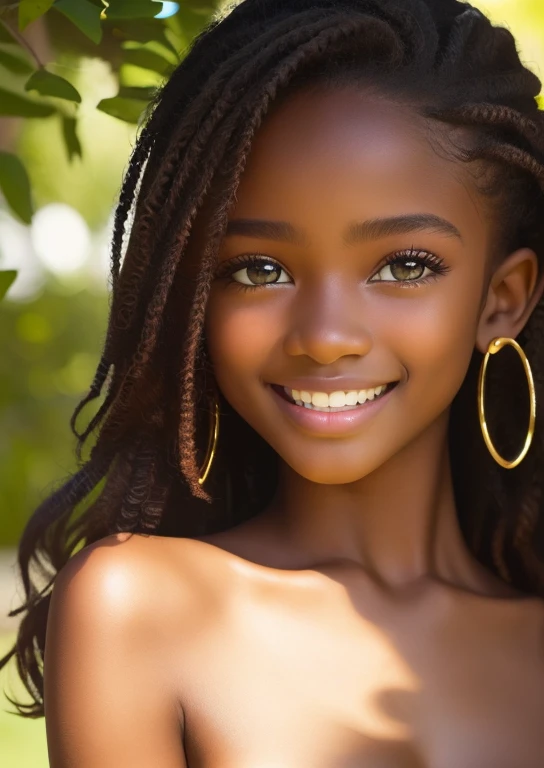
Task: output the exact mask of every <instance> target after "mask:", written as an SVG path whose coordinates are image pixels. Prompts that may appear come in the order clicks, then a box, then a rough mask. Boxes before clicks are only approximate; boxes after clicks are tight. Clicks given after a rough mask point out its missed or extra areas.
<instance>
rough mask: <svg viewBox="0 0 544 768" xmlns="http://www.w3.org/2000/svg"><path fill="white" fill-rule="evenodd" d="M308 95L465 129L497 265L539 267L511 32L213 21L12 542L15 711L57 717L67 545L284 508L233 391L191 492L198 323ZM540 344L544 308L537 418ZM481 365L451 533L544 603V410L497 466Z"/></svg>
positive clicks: (541, 135)
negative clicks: (484, 432) (56, 447)
mask: <svg viewBox="0 0 544 768" xmlns="http://www.w3.org/2000/svg"><path fill="white" fill-rule="evenodd" d="M311 84H325V85H327V86H332V87H335V86H342V85H344V84H351V85H359V84H361V85H362V84H364V85H365V86H368V85H370V86H372V87H374V88H377V89H382V90H383V91H384V92H389V93H391V94H394V96H395V98H397V99H398V98H399V97H400V96H404V103H405V105H406V108H410V109H413V110H414V111H415V112H417V113H419V114H420V115H423V116H424V117H426V118H427V120H428V124H429V125H431V126H435V127H436V128H439V127H440V128H442V131H443V133H445V135H451V136H453V134H454V133H455V131H454V130H453V129H451V128H449V127H448V126H453V127H455V128H456V129H457V128H459V129H461V131H462V132H463V135H465V137H468V139H466V140H465V141H463V142H461V143H460V144H459V145H458V146H455V142H451V146H450V150H451V152H453V153H455V156H456V157H457V158H458V159H459V161H462V162H464V163H467V167H468V168H470V169H473V170H474V177H475V179H476V178H477V181H478V184H479V187H480V189H481V191H482V193H483V194H484V195H486V196H487V198H489V202H490V204H491V210H492V211H493V213H494V214H495V215H496V222H497V226H496V232H497V243H496V258H497V260H498V261H500V260H501V259H502V258H504V257H506V256H507V255H508V254H509V253H511V252H512V250H514V249H516V248H519V247H524V246H526V247H530V248H532V249H534V250H535V252H536V253H537V256H538V260H539V269H541V268H542V259H543V258H544V204H543V203H544V198H543V195H544V120H543V116H542V113H541V112H540V111H539V109H538V102H537V100H536V97H537V96H538V94H539V92H540V89H541V83H540V80H539V79H538V78H537V77H536V75H535V74H534V73H532V72H531V71H530V70H529V69H527V68H526V67H525V66H523V64H522V63H521V61H520V58H519V55H518V53H517V50H516V44H515V40H514V38H513V36H512V34H511V33H510V32H509V31H508V30H507V29H505V28H502V27H499V26H493V25H492V24H491V22H490V21H489V19H488V18H487V17H486V16H484V15H483V14H482V13H481V12H480V11H478V10H476V9H475V8H473V7H472V6H470V5H468V4H466V3H463V2H457V0H243V2H240V3H239V4H237V5H235V6H234V7H230V8H229V9H228V12H227V13H226V14H224V15H223V16H222V17H221V18H220V17H216V18H214V19H213V20H212V21H211V22H210V24H209V25H208V27H207V28H206V29H205V30H204V31H203V32H202V33H201V34H199V35H198V37H197V38H196V39H195V40H194V41H193V43H192V45H191V47H190V49H189V51H188V52H187V55H186V57H185V58H184V59H183V61H182V62H181V64H180V65H179V66H178V68H177V69H176V71H175V72H174V73H173V75H172V76H171V77H170V79H169V80H168V82H166V83H165V85H164V86H163V87H162V89H161V90H160V92H159V93H158V94H157V97H156V99H155V100H154V102H153V104H152V107H151V109H150V112H149V115H148V118H147V121H146V124H145V126H144V127H143V128H142V130H141V132H140V135H139V139H138V141H137V144H136V146H135V149H134V151H133V154H132V158H131V162H130V165H129V167H128V170H127V173H126V175H125V178H124V182H123V185H122V189H121V193H120V200H119V204H118V207H117V211H116V216H115V228H114V235H113V242H112V265H111V282H112V298H111V305H110V316H109V323H108V328H107V334H106V338H105V343H104V350H103V354H102V357H101V360H100V363H99V365H98V368H97V371H96V375H95V377H94V380H93V382H92V384H91V387H90V390H89V392H88V394H87V395H86V396H85V397H84V398H83V400H82V401H81V402H80V403H79V405H78V406H77V408H76V411H75V413H74V415H73V417H72V421H71V427H72V430H73V431H74V433H75V434H76V436H77V438H78V447H77V456H78V461H79V470H78V471H77V472H76V473H75V474H73V475H72V476H70V477H69V478H68V479H67V480H66V481H64V482H63V483H62V485H61V486H60V487H59V488H58V489H57V490H56V491H55V492H54V493H52V494H51V495H50V496H49V497H48V498H47V499H46V500H45V501H44V502H43V503H42V504H41V505H40V506H39V508H38V509H36V511H35V512H34V513H33V515H32V517H31V518H30V520H29V521H28V523H27V526H26V528H25V530H24V532H23V535H22V538H21V541H20V546H19V552H18V565H19V569H20V574H21V578H22V583H23V585H24V589H25V596H26V600H25V602H24V604H23V605H21V606H20V607H19V608H17V609H15V610H13V611H11V613H10V616H14V615H18V614H20V613H23V616H22V619H21V621H20V624H19V630H18V636H17V639H16V643H15V646H14V647H13V648H12V649H11V651H10V652H9V653H8V654H7V655H6V656H4V658H3V659H1V660H0V668H1V667H2V666H4V665H5V664H7V662H8V661H9V659H10V658H11V657H12V656H15V657H16V661H17V668H18V672H19V675H20V677H21V679H22V680H23V682H24V684H25V687H26V689H27V691H28V692H29V693H30V695H31V697H32V701H33V703H32V704H23V703H17V702H15V701H13V700H11V701H12V703H13V704H15V705H16V706H17V709H18V713H19V714H20V715H22V716H23V717H40V716H42V715H43V714H44V707H43V662H44V649H45V634H46V624H47V615H48V608H49V602H50V597H51V590H52V586H53V583H54V579H55V576H56V574H57V573H58V572H59V571H60V570H61V569H62V567H63V566H64V565H65V564H66V562H67V561H68V560H69V558H70V557H71V556H72V555H73V554H74V553H75V551H77V550H78V549H81V548H82V547H83V546H86V545H88V544H91V543H92V542H94V541H97V540H98V539H100V538H102V537H104V536H106V535H108V534H112V533H114V532H117V531H133V532H140V533H153V534H155V535H162V536H178V537H191V536H193V537H194V536H199V535H202V534H205V533H208V532H215V531H220V530H226V529H228V528H229V527H231V526H233V525H236V524H238V523H240V522H242V521H243V520H246V519H249V518H250V517H252V516H254V515H255V514H256V513H257V512H259V511H260V510H262V509H263V507H264V506H265V505H266V503H267V502H268V501H269V500H270V499H271V498H272V495H273V493H274V490H275V486H276V482H277V456H276V454H275V452H274V451H273V450H272V449H271V447H270V446H269V445H268V444H266V443H265V441H264V440H263V439H262V438H261V437H260V436H259V435H258V434H257V433H256V432H255V431H254V430H253V429H252V428H251V427H250V426H249V425H248V424H247V423H246V422H244V420H243V419H242V418H241V417H240V416H239V415H238V414H237V413H236V412H235V411H234V410H233V409H232V408H231V407H230V405H229V404H228V403H227V401H226V400H225V399H224V398H223V397H222V396H221V393H220V392H219V393H218V397H219V404H220V411H221V437H220V440H219V444H218V448H217V455H216V458H215V460H214V463H213V467H212V470H211V473H210V476H209V479H208V480H207V481H206V483H205V486H201V485H200V484H199V482H198V478H199V474H200V466H201V463H202V458H203V456H204V454H205V451H206V448H207V444H208V439H209V437H208V436H209V429H210V426H209V416H210V411H211V407H212V405H211V403H212V395H213V393H214V392H215V382H214V377H213V369H212V367H211V365H210V361H209V357H208V353H207V349H206V340H205V337H204V333H203V327H204V318H205V312H206V301H207V296H208V292H209V290H210V285H211V281H212V280H213V277H214V264H215V259H216V253H217V249H218V246H219V244H220V242H221V240H222V237H223V236H224V233H225V230H226V224H227V217H228V211H229V208H230V206H231V205H232V203H233V200H234V199H235V194H236V190H237V187H238V184H239V181H240V178H241V174H242V172H243V170H244V166H245V163H246V160H247V158H248V154H249V152H250V150H251V146H252V141H253V139H254V137H255V134H256V132H257V130H258V128H259V126H260V124H261V122H262V121H263V119H264V118H265V116H266V114H267V111H269V110H270V109H271V107H272V105H274V104H277V103H278V102H279V100H280V99H281V98H283V97H285V96H286V95H287V94H289V93H292V92H293V91H294V90H295V89H297V88H303V87H307V86H309V85H311ZM401 108H403V107H402V106H401ZM477 169H480V172H479V173H477V172H476V171H477ZM482 169H484V171H485V172H483V173H482ZM197 222H200V223H201V224H202V226H203V227H204V230H203V231H204V233H205V247H204V248H203V249H202V252H201V253H200V254H199V263H198V264H197V265H196V266H195V264H194V263H193V264H191V263H190V260H189V259H188V258H184V255H186V254H187V248H188V244H189V242H190V238H191V232H192V231H193V233H194V230H195V228H196V225H197ZM543 333H544V301H541V302H540V303H539V304H538V305H537V306H536V308H535V309H534V311H533V313H532V315H531V317H530V319H529V321H528V323H527V325H526V327H525V328H524V329H523V331H522V332H521V333H520V334H519V336H518V342H519V343H520V344H521V346H522V347H523V349H524V350H525V352H526V354H527V356H528V358H529V361H530V364H531V367H532V371H533V375H534V379H535V384H536V389H537V391H536V394H537V402H538V401H540V403H543V402H544V343H543V342H544V339H543ZM481 359H482V355H481V354H480V353H479V352H478V351H477V350H474V353H473V357H472V360H471V363H470V366H469V369H468V371H467V375H466V378H465V380H464V382H463V384H462V386H461V388H460V390H459V392H458V394H457V395H456V397H455V399H454V401H453V403H452V407H451V418H450V429H449V441H450V454H451V462H452V472H453V477H454V491H455V498H456V504H457V508H458V515H459V522H460V525H461V529H462V531H463V535H464V537H465V539H466V542H467V545H468V546H469V547H470V549H471V551H472V552H473V553H474V555H475V556H476V557H477V558H478V559H479V561H480V562H482V563H483V564H485V565H486V566H487V567H488V568H489V569H491V571H492V572H494V573H496V574H497V575H498V576H499V577H500V578H502V579H504V580H505V581H508V582H510V583H511V584H512V585H514V586H515V587H517V588H518V589H520V590H523V591H524V592H526V593H528V594H533V595H543V596H544V535H543V533H544V531H543V523H542V514H541V508H542V503H543V502H542V489H543V480H544V478H543V473H542V462H543V459H544V445H543V435H544V423H543V419H544V410H543V409H540V411H539V412H538V413H537V423H536V431H535V436H534V440H533V443H532V446H531V449H530V451H529V453H528V455H527V456H526V458H525V459H524V461H523V462H522V463H521V464H520V465H519V466H518V467H516V468H515V469H513V470H505V469H503V468H502V467H500V466H499V465H498V464H497V463H496V462H495V461H494V460H493V459H492V458H491V456H490V454H489V452H488V451H487V449H486V447H485V444H484V442H483V440H482V436H481V433H480V426H479V422H478V413H477V399H476V391H477V375H478V370H479V367H480V363H481ZM520 371H522V369H521V366H520V365H519V360H517V358H516V356H515V353H512V355H511V356H509V353H508V352H506V351H504V352H502V353H501V354H500V355H498V356H497V359H495V358H494V359H493V362H492V364H490V371H489V377H488V383H487V389H486V415H487V417H488V419H489V421H490V422H491V423H492V424H493V428H494V430H496V432H497V435H500V444H501V447H502V453H503V455H508V451H510V452H511V453H516V452H517V450H518V449H519V445H520V444H521V442H522V441H523V438H524V436H525V427H524V425H525V424H526V423H527V419H528V412H529V399H528V395H527V385H526V382H525V379H524V378H523V375H522V373H520ZM104 390H105V394H103V391H104ZM93 400H97V401H98V402H99V403H100V405H99V407H98V408H97V410H96V413H95V415H94V416H92V418H91V419H90V421H89V423H88V425H87V426H86V428H85V429H84V430H83V431H81V432H80V431H78V429H77V427H76V419H77V417H78V415H79V414H80V411H81V410H82V408H83V407H84V406H85V405H87V404H88V403H89V402H90V401H93ZM97 404H98V403H97ZM90 436H92V438H93V447H92V449H91V450H90V452H89V456H88V457H87V458H85V459H84V458H83V457H82V450H83V448H84V447H86V445H87V444H86V441H87V440H88V438H89V437H90ZM44 582H45V584H44Z"/></svg>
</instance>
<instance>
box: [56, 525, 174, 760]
mask: <svg viewBox="0 0 544 768" xmlns="http://www.w3.org/2000/svg"><path fill="white" fill-rule="evenodd" d="M145 544H146V542H145V540H142V539H138V538H136V539H135V540H134V541H133V540H132V539H128V540H123V541H121V539H120V538H119V537H117V536H112V537H107V538H106V539H103V540H101V541H100V542H96V544H93V545H91V546H89V547H86V548H85V549H83V550H81V551H80V552H78V553H77V554H76V555H75V556H74V557H72V559H71V560H70V561H69V562H68V563H67V565H66V566H65V567H64V568H63V569H62V571H61V572H60V574H59V576H58V577H57V579H56V581H55V586H54V589H53V594H52V598H51V606H50V613H49V619H48V624H47V637H46V649H45V668H44V698H45V717H46V730H47V742H48V750H49V760H50V765H51V768H125V766H126V768H150V766H153V768H187V763H186V760H185V757H184V751H183V733H182V722H183V713H182V710H181V706H180V704H179V701H178V700H177V696H176V692H175V691H174V686H173V683H172V681H173V680H174V679H176V675H175V674H173V670H172V661H173V658H174V657H173V654H172V653H171V652H170V653H168V648H169V647H170V646H169V645H168V643H169V642H170V644H171V643H172V639H171V637H169V635H171V632H168V622H167V619H166V611H165V607H166V605H167V604H168V579H167V578H164V570H163V571H162V573H158V571H160V570H161V568H160V565H159V564H158V563H157V561H156V559H155V558H147V560H146V556H145ZM148 551H149V550H148ZM165 590H166V594H165ZM171 591H172V590H170V594H171ZM169 609H170V610H171V606H169Z"/></svg>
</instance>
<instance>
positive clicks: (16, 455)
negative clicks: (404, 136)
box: [0, 0, 544, 768]
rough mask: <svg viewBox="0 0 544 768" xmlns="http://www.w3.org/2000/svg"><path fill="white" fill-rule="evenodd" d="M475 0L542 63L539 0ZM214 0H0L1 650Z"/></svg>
mask: <svg viewBox="0 0 544 768" xmlns="http://www.w3.org/2000/svg"><path fill="white" fill-rule="evenodd" d="M473 5H475V6H477V7H479V8H481V9H482V10H483V11H484V12H486V13H488V15H490V16H491V17H492V18H493V19H494V21H495V22H498V23H501V24H504V25H505V26H507V27H509V28H510V29H511V31H512V32H513V34H514V35H515V36H516V38H517V39H518V42H519V50H520V52H521V56H522V59H523V60H524V62H525V63H526V64H528V65H529V66H530V67H531V68H532V69H533V70H534V71H535V72H536V73H537V74H538V75H539V76H540V77H541V78H544V2H543V0H482V1H481V2H480V0H475V1H474V2H473ZM224 7H225V3H224V2H221V0H180V2H179V3H168V2H160V1H159V0H110V1H109V3H108V2H104V0H56V2H53V0H49V1H48V0H40V2H36V0H21V1H20V2H9V1H5V2H3V1H0V188H1V189H2V190H3V195H1V194H0V272H2V271H3V273H4V277H2V275H0V294H1V293H2V286H4V289H5V287H6V286H7V284H8V282H9V275H6V272H9V271H12V270H17V276H16V278H15V280H14V282H12V283H11V285H10V286H9V288H8V290H7V293H6V296H5V298H4V300H3V301H2V302H0V653H4V652H5V651H6V650H7V649H8V647H9V646H10V645H11V643H12V642H13V639H14V637H15V627H16V620H15V619H8V618H7V617H6V613H7V611H8V610H9V609H10V608H12V607H15V606H16V605H17V604H18V603H17V597H16V581H15V573H14V567H13V564H14V560H15V546H16V544H17V541H18V539H19V536H20V534H21V531H22V528H23V526H24V524H25V521H26V520H27V519H28V517H29V515H30V514H31V512H32V511H33V510H34V509H35V507H36V506H37V505H38V504H39V502H40V501H41V500H42V499H43V498H44V497H45V496H47V495H48V494H49V493H50V492H51V491H52V490H53V489H54V488H55V487H56V486H57V485H58V484H59V483H60V481H62V479H63V478H65V477H66V476H67V475H69V474H70V472H71V471H72V470H73V468H74V467H75V458H74V453H73V450H74V444H75V441H74V438H73V437H72V435H71V433H70V430H69V426H68V422H69V419H70V416H71V413H72V411H73V409H74V407H75V405H76V403H77V402H78V400H79V398H80V397H81V396H82V395H83V394H84V393H85V392H86V390H87V388H88V385H89V384H90V381H91V378H92V376H93V373H94V370H95V366H96V363H97V360H98V355H99V351H100V349H101V345H102V341H103V339H104V334H105V326H106V317H107V310H108V290H109V284H108V270H109V263H108V258H109V257H108V253H109V237H110V231H111V221H112V210H113V206H114V204H115V201H116V196H117V194H118V191H119V186H120V182H121V178H122V175H123V171H124V169H125V167H126V164H127V161H128V157H129V154H130V151H131V148H132V146H133V143H134V140H135V136H136V131H137V124H136V123H137V121H138V119H141V118H140V116H141V115H142V114H143V113H144V112H145V107H146V104H147V102H148V100H149V98H150V94H151V90H152V89H153V88H154V87H156V86H157V85H158V84H160V82H161V81H162V79H163V77H164V76H166V75H167V74H168V71H169V70H170V68H172V67H173V66H175V64H176V62H177V61H179V60H180V58H181V57H182V56H183V54H184V51H185V50H186V48H187V45H188V44H189V42H190V41H191V39H192V38H193V37H194V35H195V34H196V33H197V32H198V31H199V30H200V29H201V28H202V27H203V25H204V24H206V23H207V21H208V20H209V19H210V18H211V16H212V15H213V14H214V13H218V12H219V13H221V12H222V8H224ZM44 9H45V12H44ZM101 14H102V16H104V15H105V18H100V16H101ZM157 14H159V17H157ZM30 78H31V79H30ZM74 89H75V90H74ZM6 94H7V95H6ZM2 105H3V106H2ZM40 114H43V115H45V116H40ZM4 689H5V690H6V692H8V693H9V692H11V693H12V694H13V693H15V692H17V691H20V686H19V684H18V681H17V679H16V674H15V665H14V664H11V665H9V667H8V669H7V670H4V671H3V672H2V673H0V765H1V766H2V767H3V768H42V766H47V765H48V760H47V748H46V740H45V725H44V721H43V719H41V720H37V721H29V720H23V719H22V718H19V717H17V716H15V715H13V714H9V712H8V711H7V710H9V709H11V706H10V705H9V703H8V702H7V701H6V700H5V698H3V696H2V692H3V690H4Z"/></svg>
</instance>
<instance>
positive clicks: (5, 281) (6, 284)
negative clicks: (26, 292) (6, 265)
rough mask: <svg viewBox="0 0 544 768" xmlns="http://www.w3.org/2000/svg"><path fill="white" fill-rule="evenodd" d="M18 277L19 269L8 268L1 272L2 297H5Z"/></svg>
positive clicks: (0, 287) (0, 289) (0, 293)
mask: <svg viewBox="0 0 544 768" xmlns="http://www.w3.org/2000/svg"><path fill="white" fill-rule="evenodd" d="M16 277H17V271H16V270H15V269H6V270H4V271H3V272H0V299H3V298H4V296H5V295H6V293H7V292H8V291H9V289H10V286H11V284H12V283H13V282H14V280H15V278H16Z"/></svg>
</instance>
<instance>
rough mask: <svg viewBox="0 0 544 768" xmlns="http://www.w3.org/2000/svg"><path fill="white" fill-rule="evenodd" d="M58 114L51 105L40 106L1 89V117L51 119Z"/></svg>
mask: <svg viewBox="0 0 544 768" xmlns="http://www.w3.org/2000/svg"><path fill="white" fill-rule="evenodd" d="M55 112H56V109H55V107H52V106H51V105H50V104H39V103H38V102H36V101H30V99H25V97H24V96H19V94H17V93H12V92H11V91H5V90H4V89H3V88H0V115H4V116H9V117H50V116H51V115H54V114H55Z"/></svg>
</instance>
